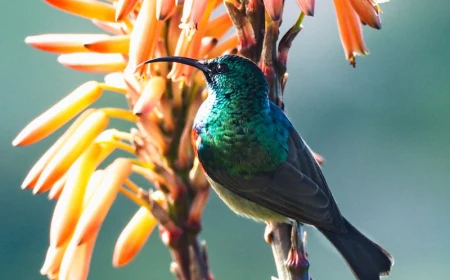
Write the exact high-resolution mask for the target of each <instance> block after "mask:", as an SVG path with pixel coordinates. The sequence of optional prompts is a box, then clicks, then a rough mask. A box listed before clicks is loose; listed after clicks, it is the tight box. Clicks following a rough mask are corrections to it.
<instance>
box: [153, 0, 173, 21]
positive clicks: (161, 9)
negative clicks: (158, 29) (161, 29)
mask: <svg viewBox="0 0 450 280" xmlns="http://www.w3.org/2000/svg"><path fill="white" fill-rule="evenodd" d="M176 8H177V6H176V5H175V1H167V0H156V19H157V20H166V19H168V18H170V17H171V16H172V14H173V13H174V12H175V10H176Z"/></svg>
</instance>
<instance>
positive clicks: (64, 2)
mask: <svg viewBox="0 0 450 280" xmlns="http://www.w3.org/2000/svg"><path fill="white" fill-rule="evenodd" d="M45 2H47V4H49V5H51V6H53V7H55V8H58V9H60V10H63V11H64V12H67V13H70V14H73V15H76V16H80V17H84V18H88V19H97V20H102V21H110V22H114V21H115V13H116V10H115V9H114V7H113V6H112V5H111V4H108V3H105V2H101V1H95V0H45Z"/></svg>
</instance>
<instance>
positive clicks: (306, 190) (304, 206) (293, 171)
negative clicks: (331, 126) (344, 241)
mask: <svg viewBox="0 0 450 280" xmlns="http://www.w3.org/2000/svg"><path fill="white" fill-rule="evenodd" d="M275 108H276V107H273V110H277V109H278V108H276V109H275ZM277 113H278V112H277ZM281 113H282V112H281ZM282 114H283V113H282ZM282 118H286V117H285V116H284V114H283V116H282ZM200 157H201V155H200ZM236 157H239V155H236ZM204 169H205V171H206V173H207V175H208V176H209V177H210V178H211V180H213V181H214V182H216V183H218V184H220V185H221V186H223V187H225V188H227V189H228V190H230V191H232V192H233V193H235V194H236V195H238V196H240V197H242V198H245V199H247V200H249V201H252V202H254V203H257V204H259V205H262V206H265V207H267V208H269V209H271V210H272V211H274V212H277V213H280V214H282V215H285V216H286V217H289V218H292V219H295V220H297V221H300V222H303V223H307V224H311V225H314V226H317V227H320V228H324V229H327V230H330V231H336V232H344V231H345V226H344V223H343V218H342V215H341V213H340V212H339V210H338V208H337V206H336V202H335V201H334V199H333V196H332V195H331V192H330V190H329V188H328V186H327V183H326V181H325V180H324V178H323V175H322V172H321V170H320V167H319V166H318V165H317V163H316V162H315V160H314V158H313V156H312V155H311V153H310V152H309V150H308V149H307V147H306V145H305V143H304V142H303V140H302V139H301V137H300V136H299V135H298V133H297V132H296V131H295V129H294V128H293V127H291V131H290V136H289V138H288V156H287V159H286V161H285V162H283V163H282V164H281V165H279V166H278V167H277V168H275V169H274V170H273V171H270V172H261V173H256V174H253V176H251V177H248V176H247V177H244V176H241V175H239V174H235V173H234V174H233V173H230V172H229V171H228V170H226V169H223V168H214V166H204Z"/></svg>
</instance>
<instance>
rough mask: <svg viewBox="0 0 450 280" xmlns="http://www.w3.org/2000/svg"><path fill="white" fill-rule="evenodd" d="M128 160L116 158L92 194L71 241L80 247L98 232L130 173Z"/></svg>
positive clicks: (130, 163) (129, 161)
mask: <svg viewBox="0 0 450 280" xmlns="http://www.w3.org/2000/svg"><path fill="white" fill-rule="evenodd" d="M131 167H132V162H131V160H130V159H126V158H118V159H116V160H115V161H114V162H113V163H112V164H111V165H110V166H109V167H108V168H107V170H106V171H105V172H106V174H105V176H104V179H103V180H102V181H101V183H100V186H98V187H97V189H96V190H95V191H94V193H93V194H92V197H91V199H90V200H89V202H88V204H87V205H86V207H85V209H84V211H83V213H82V214H81V217H80V219H79V221H78V224H77V228H76V230H75V233H74V236H73V239H74V240H75V242H76V244H78V245H80V244H83V243H84V242H87V241H88V240H89V239H90V238H91V237H92V235H93V234H95V233H96V232H98V230H99V228H100V226H101V224H102V223H103V220H104V219H105V217H106V214H107V213H108V211H109V209H110V208H111V206H112V204H113V202H114V200H115V198H116V197H117V193H118V192H119V189H120V187H121V186H122V184H123V183H124V182H125V180H126V179H127V178H128V176H129V175H130V173H131Z"/></svg>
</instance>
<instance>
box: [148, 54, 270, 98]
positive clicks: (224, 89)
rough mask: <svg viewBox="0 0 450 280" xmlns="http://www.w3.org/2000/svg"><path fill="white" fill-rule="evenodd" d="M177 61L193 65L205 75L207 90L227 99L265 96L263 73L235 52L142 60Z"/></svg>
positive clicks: (150, 61)
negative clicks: (216, 55)
mask: <svg viewBox="0 0 450 280" xmlns="http://www.w3.org/2000/svg"><path fill="white" fill-rule="evenodd" d="M161 61H167V62H178V63H183V64H186V65H190V66H193V67H195V68H197V69H199V70H201V71H202V72H203V74H204V75H205V78H206V81H207V84H208V89H209V91H210V94H216V95H217V98H219V99H221V98H225V99H227V100H232V99H235V98H237V99H241V98H249V99H251V98H255V97H257V98H261V97H262V98H266V97H267V90H268V85H267V81H266V78H265V77H264V74H263V73H262V71H261V70H260V69H259V67H258V66H257V65H256V64H255V63H253V62H252V61H251V60H249V59H247V58H244V57H242V56H238V55H223V56H220V57H217V58H214V59H211V60H196V59H192V58H187V57H176V56H168V57H159V58H155V59H151V60H148V61H146V62H145V63H152V62H161Z"/></svg>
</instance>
